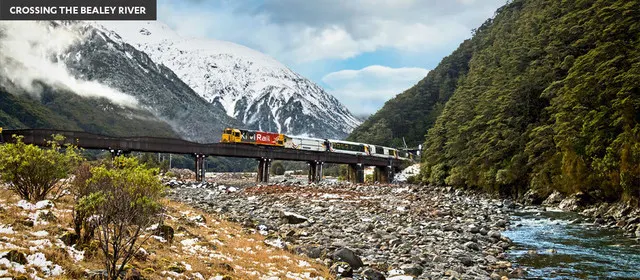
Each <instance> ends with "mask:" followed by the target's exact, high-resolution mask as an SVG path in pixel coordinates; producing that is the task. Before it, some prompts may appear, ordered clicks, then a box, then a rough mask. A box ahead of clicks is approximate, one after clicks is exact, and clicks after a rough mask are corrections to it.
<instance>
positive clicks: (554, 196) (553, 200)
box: [542, 191, 564, 205]
mask: <svg viewBox="0 0 640 280" xmlns="http://www.w3.org/2000/svg"><path fill="white" fill-rule="evenodd" d="M563 199H564V195H563V194H561V193H560V192H559V191H553V192H552V193H551V195H549V196H548V197H547V199H545V200H544V201H543V202H542V205H555V204H558V203H560V202H562V200H563Z"/></svg>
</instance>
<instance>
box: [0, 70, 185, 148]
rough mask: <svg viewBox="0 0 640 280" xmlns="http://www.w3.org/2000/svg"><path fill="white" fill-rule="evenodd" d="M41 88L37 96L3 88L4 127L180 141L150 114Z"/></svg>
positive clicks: (0, 124) (0, 122)
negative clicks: (137, 136)
mask: <svg viewBox="0 0 640 280" xmlns="http://www.w3.org/2000/svg"><path fill="white" fill-rule="evenodd" d="M0 78H2V77H0ZM40 86H41V88H42V89H43V90H42V92H41V93H40V94H39V95H38V96H35V95H30V94H28V93H26V92H22V91H21V90H20V89H15V88H13V89H10V90H9V89H7V88H5V87H3V86H1V85H0V127H2V128H4V129H23V128H48V129H62V130H78V131H87V132H92V133H99V134H106V135H114V136H132V135H144V136H147V135H153V136H167V137H177V135H176V133H175V132H174V131H173V129H171V127H170V126H169V125H167V124H166V123H164V122H160V121H159V120H157V119H156V118H155V117H154V116H153V115H151V114H150V113H148V112H146V111H143V110H136V109H130V108H126V107H121V106H115V105H113V104H112V103H110V102H109V101H108V100H104V99H98V98H84V97H81V96H79V95H76V94H74V93H71V92H67V91H64V90H54V89H52V88H50V87H48V86H46V85H44V84H40ZM10 92H11V93H10Z"/></svg>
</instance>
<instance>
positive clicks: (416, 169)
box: [393, 163, 420, 183]
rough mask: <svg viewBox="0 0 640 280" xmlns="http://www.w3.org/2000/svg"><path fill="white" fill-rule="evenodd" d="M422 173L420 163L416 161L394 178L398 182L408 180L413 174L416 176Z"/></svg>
mask: <svg viewBox="0 0 640 280" xmlns="http://www.w3.org/2000/svg"><path fill="white" fill-rule="evenodd" d="M418 174H420V164H419V163H416V164H414V165H411V166H409V167H407V168H405V169H404V170H402V171H401V172H400V173H398V174H396V176H395V177H394V178H393V180H394V181H396V182H401V183H402V182H406V181H407V179H408V178H409V177H411V176H415V175H418Z"/></svg>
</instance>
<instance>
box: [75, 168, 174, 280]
mask: <svg viewBox="0 0 640 280" xmlns="http://www.w3.org/2000/svg"><path fill="white" fill-rule="evenodd" d="M90 173H91V176H90V178H88V179H86V180H85V182H84V184H82V185H79V186H81V187H82V188H84V189H85V190H86V191H85V192H84V195H83V196H81V197H78V201H77V202H76V209H75V210H76V211H77V212H78V213H82V215H84V216H85V217H90V219H92V220H93V221H95V223H96V229H97V237H98V238H97V239H98V241H99V242H100V250H101V252H102V253H103V255H104V258H105V269H106V272H107V275H108V277H109V279H117V278H118V277H119V275H120V274H121V273H122V272H123V271H124V270H125V266H126V265H127V263H128V262H129V261H130V260H131V259H132V258H133V257H134V255H135V252H137V251H138V249H139V248H140V246H141V245H142V243H144V240H139V236H140V234H141V233H142V231H143V230H144V229H145V228H147V227H149V226H151V225H152V224H154V223H158V222H160V219H161V212H162V205H161V204H160V198H161V197H162V195H163V189H164V187H163V186H162V184H161V182H160V180H159V179H158V177H157V176H156V175H157V173H158V170H157V169H148V168H146V167H144V166H143V165H140V164H139V163H138V160H137V159H135V158H127V157H122V156H120V157H116V158H115V159H114V161H113V163H103V164H101V165H100V166H96V167H92V168H90ZM149 236H150V235H149ZM147 238H148V237H147Z"/></svg>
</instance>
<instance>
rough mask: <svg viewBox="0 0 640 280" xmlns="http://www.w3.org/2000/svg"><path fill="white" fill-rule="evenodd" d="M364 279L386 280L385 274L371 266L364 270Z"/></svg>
mask: <svg viewBox="0 0 640 280" xmlns="http://www.w3.org/2000/svg"><path fill="white" fill-rule="evenodd" d="M362 278H363V279H364V280H385V277H384V274H382V273H381V272H379V271H376V270H374V269H371V268H367V269H365V270H364V271H363V272H362Z"/></svg>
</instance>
